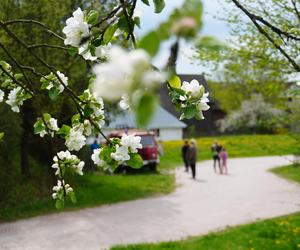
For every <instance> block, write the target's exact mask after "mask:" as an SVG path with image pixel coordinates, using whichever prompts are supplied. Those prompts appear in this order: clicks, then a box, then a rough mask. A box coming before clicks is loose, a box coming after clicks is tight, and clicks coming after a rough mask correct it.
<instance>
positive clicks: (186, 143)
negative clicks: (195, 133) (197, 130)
mask: <svg viewBox="0 0 300 250" xmlns="http://www.w3.org/2000/svg"><path fill="white" fill-rule="evenodd" d="M189 147H190V145H189V141H188V140H185V141H184V144H183V146H182V147H181V157H182V159H183V162H184V167H185V172H188V171H189V159H188V151H189Z"/></svg>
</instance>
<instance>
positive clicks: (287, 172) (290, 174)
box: [271, 165, 300, 183]
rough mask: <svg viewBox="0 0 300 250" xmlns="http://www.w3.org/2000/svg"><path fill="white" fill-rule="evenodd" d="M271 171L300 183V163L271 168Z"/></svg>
mask: <svg viewBox="0 0 300 250" xmlns="http://www.w3.org/2000/svg"><path fill="white" fill-rule="evenodd" d="M271 172H273V173H275V174H278V175H279V176H281V177H284V178H286V179H288V180H292V181H295V182H298V183H300V165H289V166H284V167H280V168H273V169H271Z"/></svg>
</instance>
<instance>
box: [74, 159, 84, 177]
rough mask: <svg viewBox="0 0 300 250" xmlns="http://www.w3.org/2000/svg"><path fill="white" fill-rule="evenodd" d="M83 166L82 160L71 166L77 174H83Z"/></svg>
mask: <svg viewBox="0 0 300 250" xmlns="http://www.w3.org/2000/svg"><path fill="white" fill-rule="evenodd" d="M83 167H84V162H83V161H81V162H79V163H78V164H77V165H74V166H73V168H74V170H75V172H76V173H77V174H79V175H83V172H82V169H83Z"/></svg>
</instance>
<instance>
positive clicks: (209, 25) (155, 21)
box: [137, 0, 230, 74]
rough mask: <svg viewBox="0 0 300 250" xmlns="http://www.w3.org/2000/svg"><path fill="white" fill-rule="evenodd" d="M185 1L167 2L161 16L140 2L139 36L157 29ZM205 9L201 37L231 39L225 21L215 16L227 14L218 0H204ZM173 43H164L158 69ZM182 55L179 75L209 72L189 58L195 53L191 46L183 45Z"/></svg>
mask: <svg viewBox="0 0 300 250" xmlns="http://www.w3.org/2000/svg"><path fill="white" fill-rule="evenodd" d="M183 2H184V0H166V7H165V9H164V10H163V11H162V12H161V13H160V14H155V13H154V11H153V6H152V7H149V6H146V5H144V4H143V3H142V2H141V1H139V2H138V3H139V4H138V5H137V10H139V11H140V12H141V29H140V30H137V34H138V35H139V36H142V35H143V34H145V33H147V32H149V31H151V30H153V29H155V28H156V27H157V26H158V25H159V23H160V22H161V21H164V20H166V19H167V18H168V16H169V15H170V13H171V12H172V10H173V9H174V8H176V7H180V6H181V5H182V3H183ZM202 2H203V7H204V15H203V27H202V29H201V31H200V35H211V36H214V37H216V38H217V39H219V40H222V41H225V40H226V39H228V38H229V37H230V35H229V28H228V27H227V25H226V23H225V22H224V21H221V20H218V19H217V18H214V16H215V15H219V16H224V15H225V14H226V13H225V11H224V10H223V8H222V6H221V5H220V3H219V1H218V0H202ZM171 44H172V41H167V42H164V43H162V45H161V48H160V52H159V54H158V55H157V56H156V57H155V58H154V61H153V64H154V65H155V66H157V67H158V68H161V67H163V66H164V65H165V64H166V61H167V58H168V57H169V49H170V46H171ZM180 47H181V48H180V53H179V58H178V61H177V73H178V74H201V73H203V72H206V73H211V72H207V71H206V69H205V68H203V67H201V66H199V65H196V64H195V63H193V62H192V61H191V60H190V59H189V57H190V56H191V55H192V54H193V53H194V51H193V50H192V49H191V48H192V46H191V44H188V43H182V42H181V45H180Z"/></svg>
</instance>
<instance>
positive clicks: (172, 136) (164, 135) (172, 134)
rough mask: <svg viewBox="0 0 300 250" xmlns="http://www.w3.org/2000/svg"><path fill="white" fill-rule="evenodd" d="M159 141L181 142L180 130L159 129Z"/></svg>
mask: <svg viewBox="0 0 300 250" xmlns="http://www.w3.org/2000/svg"><path fill="white" fill-rule="evenodd" d="M159 139H160V140H162V141H172V140H181V139H182V128H161V129H159Z"/></svg>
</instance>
